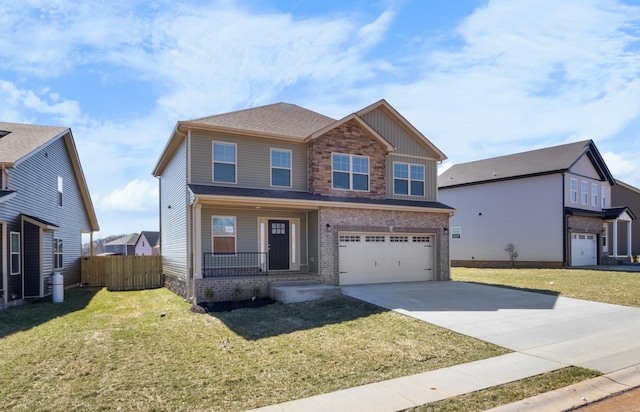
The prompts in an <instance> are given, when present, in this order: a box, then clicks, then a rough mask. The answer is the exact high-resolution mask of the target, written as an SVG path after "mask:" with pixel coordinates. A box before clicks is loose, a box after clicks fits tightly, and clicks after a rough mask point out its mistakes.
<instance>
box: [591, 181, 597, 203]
mask: <svg viewBox="0 0 640 412" xmlns="http://www.w3.org/2000/svg"><path fill="white" fill-rule="evenodd" d="M591 206H598V185H597V184H596V183H591Z"/></svg>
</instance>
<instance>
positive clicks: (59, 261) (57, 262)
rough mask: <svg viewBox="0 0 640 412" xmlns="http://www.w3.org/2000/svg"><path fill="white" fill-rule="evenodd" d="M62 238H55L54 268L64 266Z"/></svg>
mask: <svg viewBox="0 0 640 412" xmlns="http://www.w3.org/2000/svg"><path fill="white" fill-rule="evenodd" d="M62 256H63V255H62V239H53V268H54V269H62V268H63V258H62Z"/></svg>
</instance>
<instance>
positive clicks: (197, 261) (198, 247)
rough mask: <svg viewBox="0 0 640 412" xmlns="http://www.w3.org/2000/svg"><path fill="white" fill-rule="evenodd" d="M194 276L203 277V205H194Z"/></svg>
mask: <svg viewBox="0 0 640 412" xmlns="http://www.w3.org/2000/svg"><path fill="white" fill-rule="evenodd" d="M193 212H194V213H193V226H194V228H193V257H194V258H193V277H194V278H196V279H202V205H201V204H200V203H196V204H195V205H193Z"/></svg>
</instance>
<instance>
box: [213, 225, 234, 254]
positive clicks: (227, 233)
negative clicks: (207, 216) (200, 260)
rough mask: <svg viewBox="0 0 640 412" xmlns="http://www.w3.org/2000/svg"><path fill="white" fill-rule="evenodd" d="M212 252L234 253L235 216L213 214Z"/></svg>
mask: <svg viewBox="0 0 640 412" xmlns="http://www.w3.org/2000/svg"><path fill="white" fill-rule="evenodd" d="M212 226H213V227H212V233H213V253H236V218H235V217H234V216H213V218H212Z"/></svg>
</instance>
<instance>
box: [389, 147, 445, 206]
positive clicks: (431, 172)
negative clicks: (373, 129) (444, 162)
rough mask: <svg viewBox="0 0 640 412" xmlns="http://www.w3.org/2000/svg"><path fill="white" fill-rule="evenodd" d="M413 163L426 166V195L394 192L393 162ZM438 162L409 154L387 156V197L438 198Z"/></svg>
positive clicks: (427, 199) (432, 199) (406, 198)
mask: <svg viewBox="0 0 640 412" xmlns="http://www.w3.org/2000/svg"><path fill="white" fill-rule="evenodd" d="M395 162H400V163H411V164H417V165H423V166H424V179H425V181H424V196H404V195H395V194H394V193H393V183H394V182H393V164H394V163H395ZM437 176H438V163H437V162H436V161H435V160H426V159H417V158H414V157H407V156H396V155H394V154H392V155H391V156H387V177H386V178H387V198H389V199H404V200H426V201H437V200H438V178H437Z"/></svg>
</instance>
